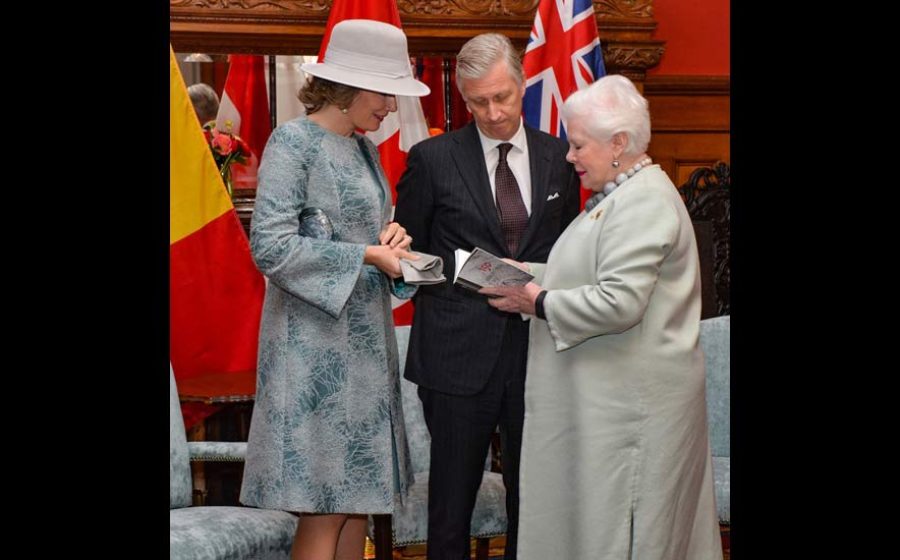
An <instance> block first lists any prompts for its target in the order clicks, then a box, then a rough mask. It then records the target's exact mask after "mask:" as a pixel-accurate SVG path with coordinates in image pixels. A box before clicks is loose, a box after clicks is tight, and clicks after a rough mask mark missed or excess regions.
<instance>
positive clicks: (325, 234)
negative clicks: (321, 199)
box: [299, 207, 334, 239]
mask: <svg viewBox="0 0 900 560" xmlns="http://www.w3.org/2000/svg"><path fill="white" fill-rule="evenodd" d="M299 233H300V235H302V236H304V237H312V238H315V239H331V237H332V236H333V235H334V226H333V225H332V224H331V220H329V219H328V216H327V215H325V212H323V211H322V209H321V208H315V207H309V208H304V209H303V211H302V212H300V231H299Z"/></svg>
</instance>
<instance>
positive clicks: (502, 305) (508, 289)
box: [478, 282, 542, 315]
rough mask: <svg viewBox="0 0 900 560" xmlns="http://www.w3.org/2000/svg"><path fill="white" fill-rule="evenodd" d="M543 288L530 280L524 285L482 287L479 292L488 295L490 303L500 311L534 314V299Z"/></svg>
mask: <svg viewBox="0 0 900 560" xmlns="http://www.w3.org/2000/svg"><path fill="white" fill-rule="evenodd" d="M541 289H542V288H541V287H540V286H538V285H537V284H535V283H534V282H529V283H527V284H525V285H524V286H496V287H494V288H481V289H480V290H478V293H479V294H484V295H486V296H488V300H487V302H488V304H489V305H490V306H491V307H496V308H497V309H499V310H500V311H506V312H507V313H525V314H527V315H534V300H536V299H537V297H538V294H539V293H541Z"/></svg>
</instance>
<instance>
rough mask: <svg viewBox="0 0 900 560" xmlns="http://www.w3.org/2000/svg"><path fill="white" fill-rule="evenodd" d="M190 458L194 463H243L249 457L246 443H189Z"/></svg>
mask: <svg viewBox="0 0 900 560" xmlns="http://www.w3.org/2000/svg"><path fill="white" fill-rule="evenodd" d="M187 445H188V456H189V457H190V460H191V461H192V462H194V461H232V462H241V461H243V460H244V459H245V458H246V457H247V442H246V441H189V442H188V444H187Z"/></svg>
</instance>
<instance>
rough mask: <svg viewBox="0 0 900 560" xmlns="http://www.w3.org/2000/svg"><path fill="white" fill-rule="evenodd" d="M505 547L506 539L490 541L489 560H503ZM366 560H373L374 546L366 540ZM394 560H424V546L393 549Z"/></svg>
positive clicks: (473, 555)
mask: <svg viewBox="0 0 900 560" xmlns="http://www.w3.org/2000/svg"><path fill="white" fill-rule="evenodd" d="M504 546H506V537H496V538H493V539H491V544H490V552H489V553H488V554H489V555H490V560H503V547H504ZM365 558H366V560H369V559H372V558H375V545H373V544H372V542H371V541H370V540H369V539H366V555H365ZM472 558H473V560H474V558H475V541H474V540H473V541H472ZM394 560H426V559H425V545H424V544H414V545H410V546H406V547H403V548H396V549H394Z"/></svg>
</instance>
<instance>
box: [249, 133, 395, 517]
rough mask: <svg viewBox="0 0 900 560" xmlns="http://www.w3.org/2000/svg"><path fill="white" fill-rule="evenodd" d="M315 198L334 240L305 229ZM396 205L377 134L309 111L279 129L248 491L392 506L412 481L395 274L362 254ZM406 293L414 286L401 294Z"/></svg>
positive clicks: (269, 167)
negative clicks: (339, 130)
mask: <svg viewBox="0 0 900 560" xmlns="http://www.w3.org/2000/svg"><path fill="white" fill-rule="evenodd" d="M309 207H315V208H319V209H321V210H323V211H324V213H325V214H326V215H327V216H328V217H329V219H330V220H331V222H332V224H333V226H334V233H333V237H332V239H316V238H313V237H306V236H301V235H299V234H298V215H299V214H300V212H301V211H302V210H303V209H304V208H309ZM390 212H391V195H390V191H389V189H388V185H387V182H386V180H385V179H384V175H383V172H382V171H381V166H380V164H379V159H378V152H377V150H376V149H375V146H374V144H372V142H371V141H370V140H369V139H367V138H365V137H364V136H360V135H358V134H354V135H353V136H352V137H344V136H340V135H337V134H334V133H332V132H330V131H327V130H325V129H324V128H321V127H320V126H318V125H316V124H315V123H313V122H311V121H309V120H307V119H306V118H304V117H301V118H299V119H295V120H292V121H289V122H286V123H284V124H283V125H281V126H279V127H278V128H276V129H275V130H274V131H273V132H272V135H271V137H270V139H269V141H268V143H267V145H266V148H265V151H264V153H263V157H262V163H261V165H260V169H259V188H258V191H257V195H256V206H255V208H254V212H253V219H252V222H251V232H250V246H251V250H252V252H253V258H254V259H255V261H256V264H257V266H258V267H259V269H260V270H261V271H262V272H263V274H265V275H266V277H267V278H268V285H267V289H266V299H265V304H264V307H263V315H262V323H261V326H260V334H259V359H258V368H257V385H256V403H255V406H254V410H253V418H252V420H251V424H250V436H249V441H248V449H247V461H246V465H245V468H244V480H243V485H242V488H241V498H240V499H241V502H242V503H244V504H246V505H250V506H257V507H263V508H270V509H282V510H288V511H302V512H319V513H390V512H392V511H393V502H394V498H395V495H397V494H399V495H400V496H405V495H406V491H407V487H408V484H409V483H410V481H411V477H412V474H411V473H412V470H411V467H410V462H409V455H408V448H407V442H406V433H405V431H404V423H403V411H402V408H401V405H400V382H399V374H398V363H397V343H396V340H395V338H394V329H393V320H392V316H391V301H390V290H391V282H390V279H389V278H388V277H387V276H385V275H384V274H383V273H382V272H380V271H379V270H378V269H377V268H375V267H374V266H371V265H366V264H363V253H364V251H365V246H366V245H371V244H377V243H378V234H379V232H380V231H381V229H382V228H383V227H384V225H385V224H386V223H387V221H388V219H389V217H390ZM401 295H406V296H408V295H411V294H401Z"/></svg>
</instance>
